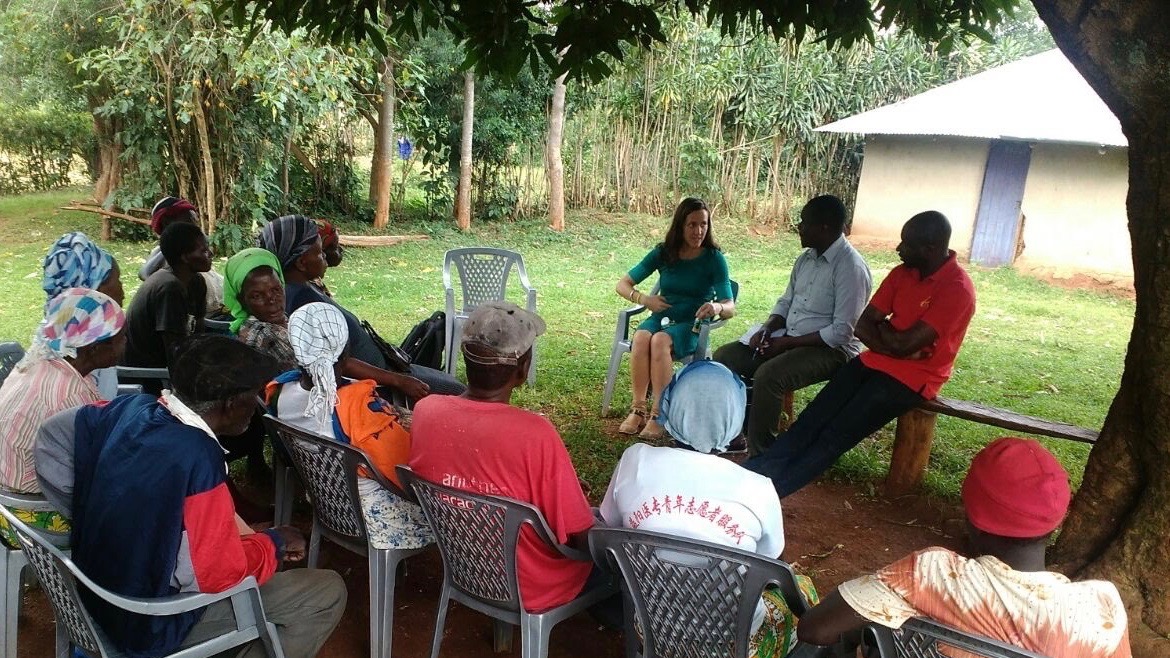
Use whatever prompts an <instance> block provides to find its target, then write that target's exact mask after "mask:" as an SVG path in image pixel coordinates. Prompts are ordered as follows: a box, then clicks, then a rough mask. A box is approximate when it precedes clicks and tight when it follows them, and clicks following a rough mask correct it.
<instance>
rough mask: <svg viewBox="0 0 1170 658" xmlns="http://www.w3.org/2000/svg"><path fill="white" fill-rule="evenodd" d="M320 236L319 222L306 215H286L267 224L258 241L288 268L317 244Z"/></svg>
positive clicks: (283, 266)
mask: <svg viewBox="0 0 1170 658" xmlns="http://www.w3.org/2000/svg"><path fill="white" fill-rule="evenodd" d="M318 237H319V233H318V231H317V222H314V221H313V220H311V219H309V218H308V217H305V216H304V215H285V216H284V217H277V218H276V219H274V220H272V221H271V222H268V223H267V224H265V225H264V228H263V229H261V230H260V237H259V238H257V240H256V242H257V244H258V245H259V246H260V247H262V248H264V249H267V250H268V251H271V252H272V253H274V254H276V259H277V260H279V261H280V266H281V267H282V268H284V269H286V270H287V269H288V268H290V267H292V264H293V263H295V262H296V260H297V259H298V258H300V257H301V256H303V255H304V254H305V252H307V251H308V250H310V249H312V248H313V245H315V244H317V238H318Z"/></svg>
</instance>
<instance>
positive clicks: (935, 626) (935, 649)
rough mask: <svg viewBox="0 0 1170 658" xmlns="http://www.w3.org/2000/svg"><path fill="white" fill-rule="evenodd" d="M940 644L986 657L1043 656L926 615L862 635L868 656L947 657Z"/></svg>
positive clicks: (872, 626) (867, 630)
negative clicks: (897, 626)
mask: <svg viewBox="0 0 1170 658" xmlns="http://www.w3.org/2000/svg"><path fill="white" fill-rule="evenodd" d="M940 647H953V648H955V649H962V650H963V651H967V652H969V653H972V654H974V655H976V656H982V657H983V658H1044V656H1043V655H1041V654H1038V653H1033V652H1031V651H1026V650H1024V649H1021V648H1019V647H1013V646H1012V645H1010V644H1006V643H1004V642H1000V641H999V640H993V639H991V638H987V637H983V636H980V635H974V634H972V633H967V632H965V631H960V630H959V629H957V628H952V627H950V626H947V625H945V624H940V623H939V622H937V621H934V620H933V619H928V618H926V617H914V618H913V619H908V620H906V623H904V624H902V627H901V628H899V629H897V630H893V629H890V628H886V627H885V626H879V625H877V624H870V625H869V626H866V627H865V631H864V632H863V634H862V650H863V651H865V652H866V654H865V655H866V656H874V657H878V656H880V658H946V654H944V653H942V652H941V651H940V650H939V648H940Z"/></svg>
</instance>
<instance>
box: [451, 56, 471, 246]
mask: <svg viewBox="0 0 1170 658" xmlns="http://www.w3.org/2000/svg"><path fill="white" fill-rule="evenodd" d="M474 126H475V73H474V72H472V71H467V72H466V73H464V74H463V136H462V139H461V141H460V142H459V188H458V189H457V190H456V194H455V223H456V224H457V225H458V226H459V228H460V229H461V230H464V231H466V230H467V229H469V228H471V135H472V128H474Z"/></svg>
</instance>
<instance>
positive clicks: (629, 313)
mask: <svg viewBox="0 0 1170 658" xmlns="http://www.w3.org/2000/svg"><path fill="white" fill-rule="evenodd" d="M644 312H646V307H645V306H643V305H642V304H636V305H634V306H631V307H629V308H627V309H623V310H621V311H618V316H617V333H616V335H617V336H620V337H621V339H622V340H629V339H630V320H631V319H633V317H634V316H635V315H638V314H639V313H644Z"/></svg>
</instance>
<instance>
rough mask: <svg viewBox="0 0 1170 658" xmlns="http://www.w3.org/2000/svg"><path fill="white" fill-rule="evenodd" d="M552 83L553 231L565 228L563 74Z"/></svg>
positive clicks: (548, 158) (549, 167)
mask: <svg viewBox="0 0 1170 658" xmlns="http://www.w3.org/2000/svg"><path fill="white" fill-rule="evenodd" d="M566 75H568V74H567V73H562V74H561V76H560V77H559V78H557V79H556V82H554V83H553V94H552V108H551V110H550V111H549V115H548V150H547V151H546V152H545V171H547V172H548V225H549V226H550V227H552V229H553V230H554V231H563V230H565V163H564V162H563V161H562V160H561V141H562V140H563V138H564V136H565V76H566Z"/></svg>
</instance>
